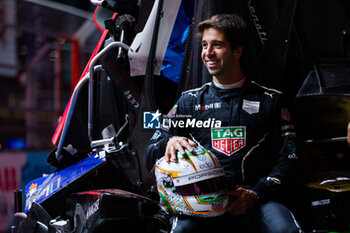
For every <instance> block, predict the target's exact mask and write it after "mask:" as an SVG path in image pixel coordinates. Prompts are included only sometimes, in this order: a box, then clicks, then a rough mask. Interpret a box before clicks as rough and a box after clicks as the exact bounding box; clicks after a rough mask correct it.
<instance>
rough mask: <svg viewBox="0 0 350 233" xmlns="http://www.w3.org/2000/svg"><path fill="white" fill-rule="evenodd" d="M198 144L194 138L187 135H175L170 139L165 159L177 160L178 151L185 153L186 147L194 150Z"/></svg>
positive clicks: (168, 160) (191, 150)
mask: <svg viewBox="0 0 350 233" xmlns="http://www.w3.org/2000/svg"><path fill="white" fill-rule="evenodd" d="M196 146H197V144H196V143H195V142H193V141H192V140H190V139H188V138H186V137H179V136H173V137H171V138H170V139H169V140H168V143H167V144H166V149H165V155H164V156H165V161H166V162H168V163H169V162H170V161H176V160H177V156H176V151H179V152H180V154H185V149H187V150H189V151H190V152H193V148H194V147H196Z"/></svg>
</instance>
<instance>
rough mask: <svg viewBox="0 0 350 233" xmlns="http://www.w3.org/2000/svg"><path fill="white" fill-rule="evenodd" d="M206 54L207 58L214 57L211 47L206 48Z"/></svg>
mask: <svg viewBox="0 0 350 233" xmlns="http://www.w3.org/2000/svg"><path fill="white" fill-rule="evenodd" d="M206 54H207V56H213V55H214V49H213V46H208V48H207V51H206Z"/></svg>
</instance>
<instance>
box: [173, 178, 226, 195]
mask: <svg viewBox="0 0 350 233" xmlns="http://www.w3.org/2000/svg"><path fill="white" fill-rule="evenodd" d="M175 190H176V192H177V193H178V194H180V195H182V196H193V195H204V194H208V193H214V192H218V191H222V190H225V178H224V177H223V176H219V177H214V178H211V179H207V180H202V181H198V182H195V183H191V184H186V185H181V186H175Z"/></svg>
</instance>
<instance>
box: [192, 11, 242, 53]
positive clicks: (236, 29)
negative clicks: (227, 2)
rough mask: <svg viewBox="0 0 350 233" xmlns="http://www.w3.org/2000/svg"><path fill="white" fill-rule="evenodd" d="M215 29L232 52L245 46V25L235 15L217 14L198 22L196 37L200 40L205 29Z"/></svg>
mask: <svg viewBox="0 0 350 233" xmlns="http://www.w3.org/2000/svg"><path fill="white" fill-rule="evenodd" d="M208 28H215V29H217V30H220V31H221V32H223V33H224V35H225V37H226V38H227V39H228V41H229V42H230V44H231V48H232V51H233V50H235V49H236V48H238V47H240V46H242V47H244V46H245V45H246V41H247V37H248V36H247V25H246V23H245V22H244V20H243V19H242V18H241V17H240V16H238V15H237V14H218V15H214V16H212V17H210V19H207V20H204V21H202V22H200V23H199V24H198V26H197V36H198V38H200V39H202V37H203V32H204V30H205V29H208Z"/></svg>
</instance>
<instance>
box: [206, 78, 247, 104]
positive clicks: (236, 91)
mask: <svg viewBox="0 0 350 233" xmlns="http://www.w3.org/2000/svg"><path fill="white" fill-rule="evenodd" d="M249 83H250V82H249V81H248V80H246V81H245V83H244V84H243V86H242V87H241V88H233V89H221V88H219V87H217V86H216V85H215V83H214V81H213V80H212V81H211V88H212V90H213V92H214V94H215V95H217V96H218V97H220V98H222V99H225V98H231V97H234V96H240V95H243V94H244V93H245V92H246V89H247V86H248V85H249Z"/></svg>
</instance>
